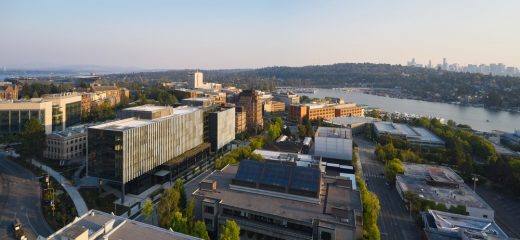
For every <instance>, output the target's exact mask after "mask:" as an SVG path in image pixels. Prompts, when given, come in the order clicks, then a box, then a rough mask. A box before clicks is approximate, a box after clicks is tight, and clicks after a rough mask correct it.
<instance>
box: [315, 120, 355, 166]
mask: <svg viewBox="0 0 520 240" xmlns="http://www.w3.org/2000/svg"><path fill="white" fill-rule="evenodd" d="M314 155H316V156H321V157H326V158H334V159H341V160H352V132H351V131H350V129H347V128H331V127H319V128H318V130H316V133H315V135H314Z"/></svg>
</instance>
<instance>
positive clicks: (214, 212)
mask: <svg viewBox="0 0 520 240" xmlns="http://www.w3.org/2000/svg"><path fill="white" fill-rule="evenodd" d="M192 196H193V197H194V198H195V202H196V207H195V210H194V212H195V214H196V216H197V217H198V218H200V219H202V220H203V221H204V223H205V224H206V227H207V229H208V231H210V232H211V233H212V235H214V236H218V234H219V232H218V231H219V226H220V225H221V224H224V223H225V221H226V220H234V221H235V222H236V223H237V224H238V225H239V226H240V229H241V230H242V231H244V237H246V236H247V238H249V239H254V238H255V237H256V238H274V239H288V240H290V239H299V240H300V239H323V240H325V239H341V240H345V239H347V240H349V239H358V238H360V237H361V236H362V234H363V230H362V225H363V223H362V206H361V198H360V194H359V192H358V191H356V190H353V189H352V184H351V181H350V180H348V179H345V178H341V177H328V176H323V175H322V174H321V172H320V170H319V169H318V168H309V167H299V166H295V165H294V164H283V163H282V162H279V161H276V162H272V161H267V162H264V163H263V162H259V161H253V160H242V161H241V162H240V165H239V166H237V165H227V166H226V167H224V168H223V169H222V170H216V171H214V172H213V173H212V174H211V175H209V176H208V177H207V178H206V179H205V180H204V181H202V182H201V183H200V186H199V189H197V190H195V192H194V193H193V195H192Z"/></svg>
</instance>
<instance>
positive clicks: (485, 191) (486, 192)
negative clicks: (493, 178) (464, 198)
mask: <svg viewBox="0 0 520 240" xmlns="http://www.w3.org/2000/svg"><path fill="white" fill-rule="evenodd" d="M477 193H478V195H480V197H482V198H483V199H484V201H486V202H487V203H488V204H489V205H490V206H491V207H492V208H493V209H494V210H495V222H496V223H497V224H498V225H499V226H500V228H502V230H503V231H504V232H506V233H507V235H508V236H509V237H513V238H519V239H520V197H516V198H515V197H513V196H509V195H506V194H504V193H500V192H498V191H496V190H493V189H489V188H485V187H481V186H478V187H477Z"/></svg>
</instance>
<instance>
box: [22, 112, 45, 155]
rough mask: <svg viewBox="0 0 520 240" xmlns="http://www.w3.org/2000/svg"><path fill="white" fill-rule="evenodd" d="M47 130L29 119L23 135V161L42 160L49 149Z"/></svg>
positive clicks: (37, 122)
mask: <svg viewBox="0 0 520 240" xmlns="http://www.w3.org/2000/svg"><path fill="white" fill-rule="evenodd" d="M45 139H46V135H45V128H44V127H43V125H41V123H40V122H39V121H38V120H36V119H34V118H32V119H29V120H28V121H27V122H26V123H25V126H24V130H23V131H22V133H21V136H20V141H21V143H22V144H21V148H20V156H21V157H22V158H23V159H31V158H38V159H39V158H42V157H43V152H44V151H45V149H46V148H47V143H46V140H45Z"/></svg>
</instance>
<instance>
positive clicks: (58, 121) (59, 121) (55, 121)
mask: <svg viewBox="0 0 520 240" xmlns="http://www.w3.org/2000/svg"><path fill="white" fill-rule="evenodd" d="M61 130H63V114H62V112H61V110H60V106H57V105H55V106H52V131H53V132H55V131H61Z"/></svg>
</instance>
